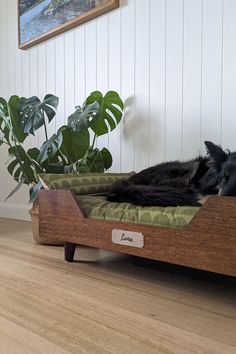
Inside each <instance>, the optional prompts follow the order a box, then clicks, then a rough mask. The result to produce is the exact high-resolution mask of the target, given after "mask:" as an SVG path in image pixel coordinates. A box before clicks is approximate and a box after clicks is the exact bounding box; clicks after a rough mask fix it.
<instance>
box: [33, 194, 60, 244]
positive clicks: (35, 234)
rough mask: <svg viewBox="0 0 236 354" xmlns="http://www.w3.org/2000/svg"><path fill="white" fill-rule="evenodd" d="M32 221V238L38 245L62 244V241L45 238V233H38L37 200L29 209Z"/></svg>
mask: <svg viewBox="0 0 236 354" xmlns="http://www.w3.org/2000/svg"><path fill="white" fill-rule="evenodd" d="M29 213H30V216H31V223H32V231H33V238H34V239H35V241H36V242H37V243H39V244H40V245H51V246H63V245H64V242H62V241H52V240H48V239H47V235H39V202H38V200H36V201H35V202H34V204H33V207H32V208H31V209H30V210H29Z"/></svg>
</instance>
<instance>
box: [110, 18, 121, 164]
mask: <svg viewBox="0 0 236 354" xmlns="http://www.w3.org/2000/svg"><path fill="white" fill-rule="evenodd" d="M120 23H121V16H120V12H119V11H113V12H112V13H111V14H110V15H109V54H108V57H109V63H108V67H109V73H108V74H109V76H108V77H109V90H112V91H117V92H120V89H121V42H120V41H121V30H120ZM120 140H121V125H120V124H119V125H118V127H117V128H116V129H115V130H113V131H112V132H110V134H109V149H110V152H111V154H112V156H113V164H112V167H111V171H120V170H121V160H120Z"/></svg>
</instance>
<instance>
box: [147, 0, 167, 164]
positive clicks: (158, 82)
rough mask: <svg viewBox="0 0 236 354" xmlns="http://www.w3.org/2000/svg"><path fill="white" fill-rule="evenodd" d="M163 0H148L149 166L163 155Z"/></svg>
mask: <svg viewBox="0 0 236 354" xmlns="http://www.w3.org/2000/svg"><path fill="white" fill-rule="evenodd" d="M165 78H166V1H165V0H151V2H150V98H149V102H150V128H149V129H150V137H149V139H148V143H149V150H150V161H149V164H150V165H155V164H157V163H158V162H161V161H163V160H164V156H165V102H166V95H165V93H166V90H165V86H166V81H165Z"/></svg>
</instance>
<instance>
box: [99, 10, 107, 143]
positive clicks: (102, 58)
mask: <svg viewBox="0 0 236 354" xmlns="http://www.w3.org/2000/svg"><path fill="white" fill-rule="evenodd" d="M96 40H97V45H96V47H97V69H96V71H97V90H98V91H101V92H102V94H103V95H104V94H105V93H106V92H107V91H108V86H109V82H108V77H109V62H108V58H109V53H108V48H109V43H108V41H109V37H108V16H102V17H100V18H98V19H97V39H96ZM108 144H109V138H108V134H107V135H102V136H101V137H99V138H98V141H97V147H98V148H99V149H100V148H103V147H108Z"/></svg>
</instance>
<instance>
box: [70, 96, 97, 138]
mask: <svg viewBox="0 0 236 354" xmlns="http://www.w3.org/2000/svg"><path fill="white" fill-rule="evenodd" d="M99 108H100V106H99V104H98V102H96V101H95V102H93V103H91V104H84V105H83V108H81V107H80V106H77V107H76V111H75V112H74V113H73V114H71V115H70V116H69V117H68V126H69V127H70V128H71V129H72V130H73V131H77V132H79V131H81V130H87V129H88V127H89V125H90V120H92V119H93V118H94V116H95V115H96V114H97V113H98V112H99Z"/></svg>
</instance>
